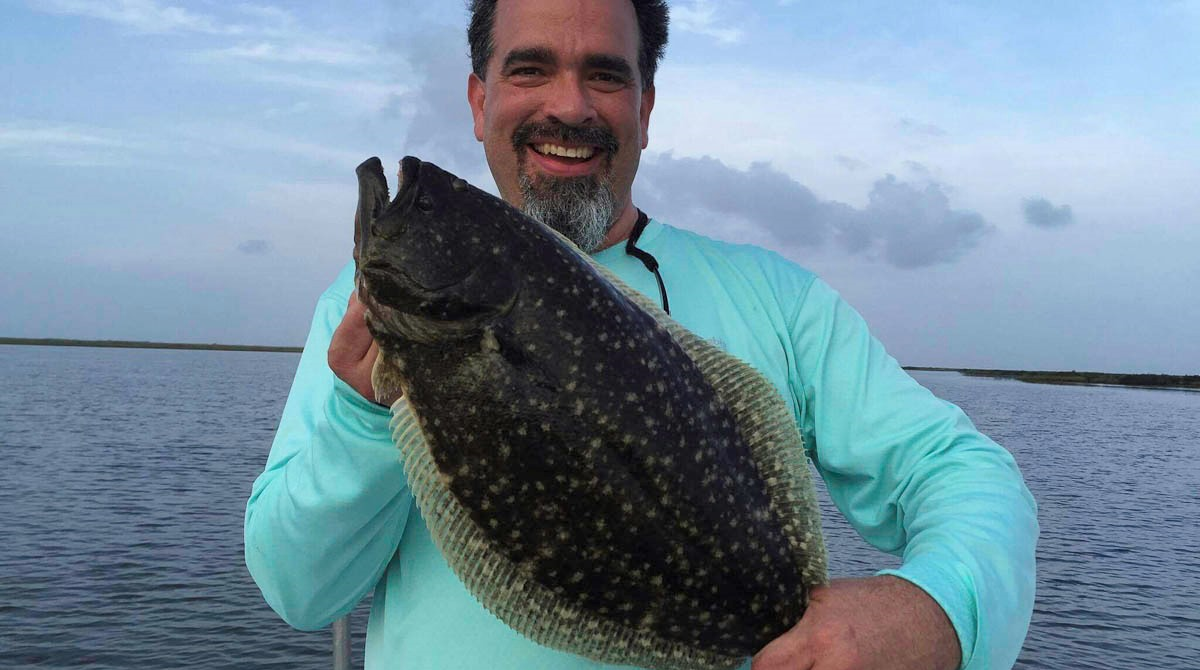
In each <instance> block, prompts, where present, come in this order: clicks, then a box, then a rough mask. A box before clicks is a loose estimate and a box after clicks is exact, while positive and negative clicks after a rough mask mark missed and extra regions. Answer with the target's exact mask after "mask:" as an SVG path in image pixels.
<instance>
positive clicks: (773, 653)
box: [750, 624, 813, 670]
mask: <svg viewBox="0 0 1200 670" xmlns="http://www.w3.org/2000/svg"><path fill="white" fill-rule="evenodd" d="M805 637H806V635H805V632H804V628H802V627H801V624H797V626H796V627H795V628H792V629H791V630H789V631H788V632H786V633H784V634H783V635H781V636H779V637H777V638H775V639H774V640H772V641H771V643H770V644H768V645H767V646H765V647H763V648H762V650H761V651H759V652H758V653H757V654H755V655H754V658H753V659H752V660H751V662H750V670H811V668H812V667H813V658H812V654H810V653H809V645H808V644H807V643H806V642H805Z"/></svg>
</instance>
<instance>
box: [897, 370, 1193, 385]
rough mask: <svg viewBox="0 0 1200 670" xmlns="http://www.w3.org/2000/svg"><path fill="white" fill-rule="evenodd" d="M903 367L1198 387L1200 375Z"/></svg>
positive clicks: (1032, 379) (1035, 380) (1049, 380)
mask: <svg viewBox="0 0 1200 670" xmlns="http://www.w3.org/2000/svg"><path fill="white" fill-rule="evenodd" d="M904 369H905V370H926V371H944V372H960V373H962V374H964V375H967V376H970V377H996V378H1000V379H1016V380H1017V381H1023V382H1029V383H1032V384H1085V385H1110V386H1143V387H1148V388H1176V389H1200V375H1155V374H1124V373H1118V372H1078V371H1076V370H1071V371H1069V372H1065V371H1057V372H1055V371H1049V370H976V369H971V368H926V367H915V366H914V367H905V368H904Z"/></svg>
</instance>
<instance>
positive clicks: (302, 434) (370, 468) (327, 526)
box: [245, 296, 412, 629]
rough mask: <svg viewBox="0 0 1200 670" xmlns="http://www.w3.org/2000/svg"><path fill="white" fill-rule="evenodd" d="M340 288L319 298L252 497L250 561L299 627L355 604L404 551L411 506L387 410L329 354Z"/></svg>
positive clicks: (269, 594)
mask: <svg viewBox="0 0 1200 670" xmlns="http://www.w3.org/2000/svg"><path fill="white" fill-rule="evenodd" d="M340 300H341V299H340V297H336V296H335V297H332V298H331V297H329V296H326V297H325V298H323V299H322V301H321V303H320V304H319V306H318V311H317V315H316V316H315V317H314V320H313V328H312V331H311V332H310V335H309V339H308V342H307V343H306V345H305V352H304V354H303V355H302V356H301V362H300V366H299V368H298V370H297V374H296V380H295V382H294V383H293V387H292V391H291V393H290V394H289V397H288V402H287V405H286V407H285V409H284V412H283V416H282V418H281V420H280V425H279V430H278V431H277V433H276V436H275V441H274V443H273V444H272V447H271V454H270V457H269V458H268V462H267V467H266V470H265V471H264V472H263V473H262V475H260V476H259V478H258V479H257V480H256V481H255V483H254V487H253V491H252V494H251V497H250V499H249V501H248V502H247V505H246V519H245V543H246V564H247V567H248V568H249V570H250V574H251V575H252V576H253V577H254V579H255V581H256V582H257V583H258V585H259V587H260V588H261V589H262V592H263V596H264V597H265V599H266V600H267V602H268V603H269V604H270V605H271V607H272V608H274V609H275V610H276V612H278V613H279V614H280V616H281V617H283V619H284V620H285V621H287V622H288V623H290V624H292V625H293V626H295V627H297V628H305V629H312V628H319V627H322V626H325V625H327V624H328V623H329V622H330V621H332V620H334V619H336V618H337V617H338V616H340V615H341V614H343V613H345V612H347V611H349V610H350V609H352V608H353V607H354V605H355V603H357V602H358V601H359V600H360V599H361V598H362V596H363V595H364V594H365V593H367V592H368V591H369V590H370V589H371V587H372V586H373V585H374V584H375V582H376V581H377V580H378V578H379V576H380V574H381V573H382V571H383V570H384V569H385V567H386V566H387V563H388V561H389V560H390V559H391V557H392V555H393V554H394V553H395V550H396V546H397V545H398V543H399V540H400V535H401V534H402V532H403V530H404V524H405V520H406V519H407V518H408V514H409V510H410V508H411V505H412V497H411V495H410V494H409V492H408V487H407V483H406V479H405V476H404V472H403V468H402V466H401V464H400V458H399V452H398V450H397V449H396V448H395V446H394V445H393V444H392V441H391V438H390V435H389V431H388V428H387V424H388V419H389V416H388V412H387V411H386V410H385V409H383V408H382V407H379V406H377V405H374V404H373V403H370V402H367V401H366V400H365V399H363V398H361V397H359V396H358V395H357V394H356V393H355V392H354V391H353V390H352V389H350V388H349V387H347V386H346V385H345V384H344V383H342V382H341V381H340V380H337V379H336V378H335V377H334V375H333V373H332V372H331V371H330V370H329V368H328V366H327V364H326V362H325V358H326V350H327V348H328V344H329V339H330V337H331V333H332V331H333V326H334V325H335V324H336V323H337V322H338V321H339V320H340V318H341V313H342V310H341V309H339V307H340V305H341V304H342V303H340Z"/></svg>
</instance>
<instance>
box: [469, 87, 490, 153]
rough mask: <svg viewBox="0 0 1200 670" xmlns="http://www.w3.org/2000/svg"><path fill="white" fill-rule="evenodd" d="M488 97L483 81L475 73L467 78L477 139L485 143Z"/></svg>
mask: <svg viewBox="0 0 1200 670" xmlns="http://www.w3.org/2000/svg"><path fill="white" fill-rule="evenodd" d="M485 97H487V91H486V86H485V84H484V83H483V80H482V79H480V78H479V76H478V75H476V74H475V73H474V72H472V73H471V74H470V75H469V76H468V77H467V102H468V103H470V105H471V116H472V117H474V119H475V139H476V140H478V141H480V142H482V141H483V102H484V98H485Z"/></svg>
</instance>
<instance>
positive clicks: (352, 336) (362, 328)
mask: <svg viewBox="0 0 1200 670" xmlns="http://www.w3.org/2000/svg"><path fill="white" fill-rule="evenodd" d="M365 314H366V308H365V307H364V306H363V304H362V303H361V302H359V301H358V295H357V294H351V295H350V302H349V303H348V304H347V305H346V315H345V316H343V317H342V322H341V323H340V324H338V327H337V329H335V330H334V331H333V339H332V340H331V341H330V343H329V358H330V367H332V368H334V369H335V370H336V369H337V368H338V367H342V366H347V365H355V364H357V363H358V362H359V361H362V360H363V359H365V358H367V357H368V356H370V355H371V353H372V352H371V347H372V346H373V345H374V344H375V339H374V338H372V337H371V331H369V330H367V322H366V319H365V318H364V315H365ZM370 360H371V362H372V363H374V362H375V359H374V357H372V358H371V359H370ZM335 362H336V363H337V365H336V366H335V365H334V363H335Z"/></svg>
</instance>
